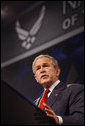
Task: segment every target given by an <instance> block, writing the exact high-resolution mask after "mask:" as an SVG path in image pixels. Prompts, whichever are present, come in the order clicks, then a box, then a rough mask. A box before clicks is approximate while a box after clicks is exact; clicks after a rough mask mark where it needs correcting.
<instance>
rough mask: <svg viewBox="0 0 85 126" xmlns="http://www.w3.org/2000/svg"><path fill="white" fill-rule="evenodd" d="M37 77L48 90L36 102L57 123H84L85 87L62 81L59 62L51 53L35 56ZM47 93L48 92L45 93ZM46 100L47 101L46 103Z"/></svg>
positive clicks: (33, 66)
mask: <svg viewBox="0 0 85 126" xmlns="http://www.w3.org/2000/svg"><path fill="white" fill-rule="evenodd" d="M32 68H33V73H34V75H35V79H36V80H37V82H38V83H40V84H41V86H43V88H44V92H46V90H49V91H48V94H47V98H48V99H47V98H45V99H44V100H43V97H44V94H45V93H43V94H42V95H41V96H40V97H39V98H38V99H37V100H35V104H36V105H37V106H38V107H40V108H41V109H42V110H44V111H45V112H46V114H47V116H48V117H51V118H52V119H53V120H54V122H55V124H56V125H83V124H84V87H83V85H80V84H64V83H62V82H60V80H59V75H60V68H59V66H58V62H57V61H56V60H55V59H54V58H53V57H51V56H49V55H40V56H38V57H36V58H35V60H34V62H33V65H32ZM45 95H46V94H45ZM45 102H46V103H45Z"/></svg>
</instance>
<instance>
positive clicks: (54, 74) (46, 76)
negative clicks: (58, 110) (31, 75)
mask: <svg viewBox="0 0 85 126" xmlns="http://www.w3.org/2000/svg"><path fill="white" fill-rule="evenodd" d="M35 71H36V72H35V79H36V80H37V82H38V83H40V84H41V85H42V86H43V87H44V88H49V87H50V86H51V85H52V84H53V83H54V82H55V81H57V80H58V76H59V73H60V69H59V68H56V69H55V68H54V66H53V64H52V61H51V60H50V59H49V58H47V57H42V58H39V59H37V60H36V62H35Z"/></svg>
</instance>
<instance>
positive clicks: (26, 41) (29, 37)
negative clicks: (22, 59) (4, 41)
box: [15, 6, 46, 49]
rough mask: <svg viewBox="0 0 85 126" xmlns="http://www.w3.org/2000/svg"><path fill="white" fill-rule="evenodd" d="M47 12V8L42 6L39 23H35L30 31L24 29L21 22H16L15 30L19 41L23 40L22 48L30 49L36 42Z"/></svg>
mask: <svg viewBox="0 0 85 126" xmlns="http://www.w3.org/2000/svg"><path fill="white" fill-rule="evenodd" d="M45 10H46V7H45V6H42V8H41V12H40V15H39V17H38V19H37V21H36V22H35V23H34V25H33V26H32V28H31V29H30V30H29V31H27V30H25V29H22V28H21V25H20V23H19V21H17V22H16V27H15V29H16V32H17V34H18V37H19V39H20V40H22V44H21V46H22V47H24V48H25V49H29V48H30V47H31V46H32V43H34V42H35V40H36V37H35V35H36V34H37V32H38V31H39V29H40V27H41V24H42V20H43V18H44V15H45Z"/></svg>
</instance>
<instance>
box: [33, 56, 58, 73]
mask: <svg viewBox="0 0 85 126" xmlns="http://www.w3.org/2000/svg"><path fill="white" fill-rule="evenodd" d="M42 57H47V58H49V59H50V60H51V61H52V64H53V66H54V67H55V68H57V67H58V61H57V60H55V59H54V58H53V57H52V56H49V55H39V56H37V57H36V58H35V59H34V61H33V64H32V70H33V73H34V74H35V72H36V71H35V62H36V60H38V59H39V58H42Z"/></svg>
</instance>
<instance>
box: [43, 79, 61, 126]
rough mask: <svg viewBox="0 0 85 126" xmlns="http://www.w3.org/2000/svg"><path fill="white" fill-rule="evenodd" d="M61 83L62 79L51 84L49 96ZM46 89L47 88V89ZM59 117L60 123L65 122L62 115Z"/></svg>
mask: <svg viewBox="0 0 85 126" xmlns="http://www.w3.org/2000/svg"><path fill="white" fill-rule="evenodd" d="M59 83H60V80H57V81H56V82H55V83H54V84H52V86H50V88H49V90H50V92H49V93H48V97H49V96H50V94H51V93H52V91H53V89H54V88H55V87H56V86H57V85H58V84H59ZM45 90H46V89H45ZM57 117H58V119H59V125H61V124H63V119H62V117H61V116H58V115H57Z"/></svg>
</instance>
